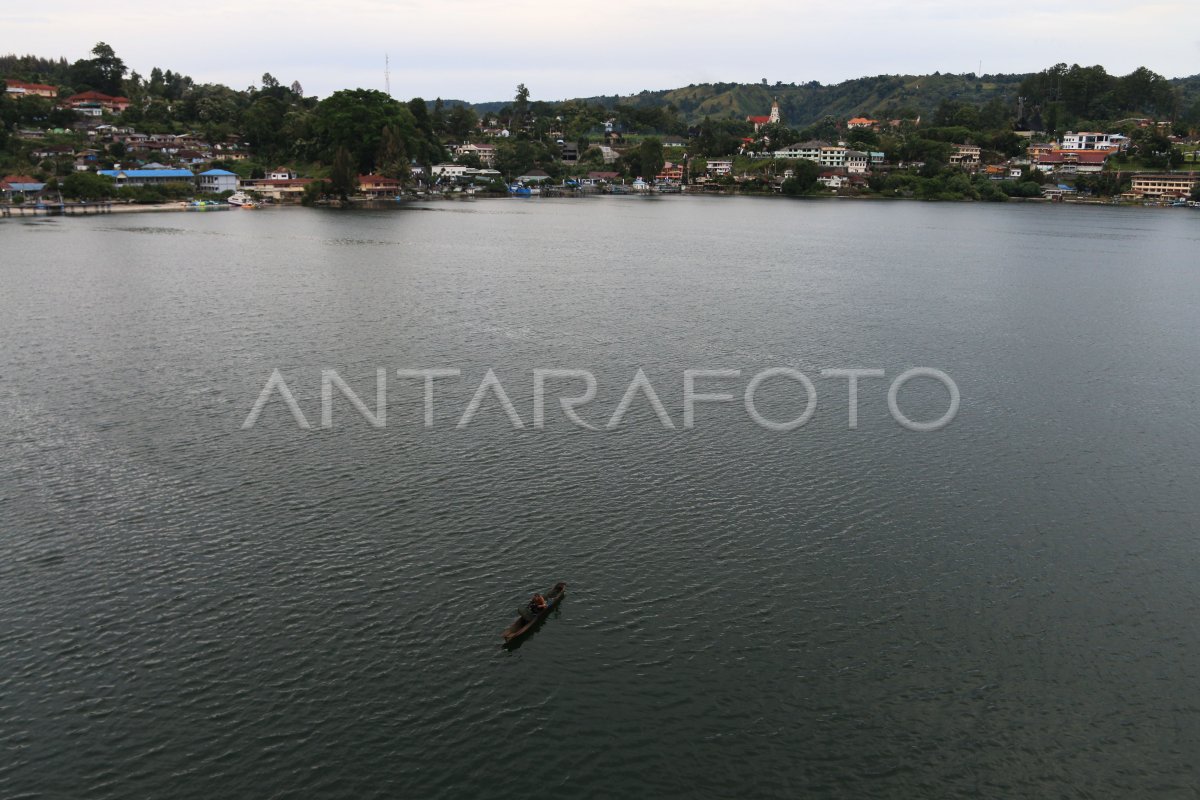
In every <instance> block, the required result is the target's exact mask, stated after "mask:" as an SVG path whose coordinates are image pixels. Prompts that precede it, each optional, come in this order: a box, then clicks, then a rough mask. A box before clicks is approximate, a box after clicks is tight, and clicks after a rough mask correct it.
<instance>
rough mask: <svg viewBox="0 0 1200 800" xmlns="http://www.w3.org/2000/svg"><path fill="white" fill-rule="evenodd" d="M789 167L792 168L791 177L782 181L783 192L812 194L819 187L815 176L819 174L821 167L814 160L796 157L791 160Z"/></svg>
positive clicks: (787, 193)
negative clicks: (794, 159)
mask: <svg viewBox="0 0 1200 800" xmlns="http://www.w3.org/2000/svg"><path fill="white" fill-rule="evenodd" d="M789 169H791V170H792V177H790V178H787V179H785V180H784V182H783V186H782V191H783V193H784V194H786V195H792V196H797V195H805V194H812V193H813V192H815V191H817V189H819V188H820V184H819V183H817V177H818V176H819V175H820V174H821V168H820V166H818V165H817V164H816V162H813V161H809V160H808V159H806V158H801V159H797V160H796V161H794V162H792V164H791V165H790V166H789Z"/></svg>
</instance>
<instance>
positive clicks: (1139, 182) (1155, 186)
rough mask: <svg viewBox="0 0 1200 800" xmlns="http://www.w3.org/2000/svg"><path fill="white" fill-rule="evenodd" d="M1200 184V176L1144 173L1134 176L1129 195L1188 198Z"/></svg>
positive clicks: (1178, 173) (1177, 173) (1176, 173)
mask: <svg viewBox="0 0 1200 800" xmlns="http://www.w3.org/2000/svg"><path fill="white" fill-rule="evenodd" d="M1198 183H1200V176H1197V175H1192V174H1188V173H1180V172H1175V173H1167V172H1156V173H1143V174H1141V175H1134V176H1133V181H1132V185H1131V186H1130V187H1129V193H1130V194H1132V195H1136V196H1137V197H1161V198H1169V197H1170V198H1180V197H1187V196H1188V195H1190V194H1191V193H1192V190H1193V189H1195V188H1196V186H1197V184H1198Z"/></svg>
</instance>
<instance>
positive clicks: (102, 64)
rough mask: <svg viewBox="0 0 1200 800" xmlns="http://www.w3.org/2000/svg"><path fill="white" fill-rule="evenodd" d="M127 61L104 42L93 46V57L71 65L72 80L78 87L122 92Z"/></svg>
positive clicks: (110, 92) (111, 92) (108, 92)
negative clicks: (118, 56)
mask: <svg viewBox="0 0 1200 800" xmlns="http://www.w3.org/2000/svg"><path fill="white" fill-rule="evenodd" d="M125 72H126V68H125V62H124V61H122V60H121V59H119V58H117V54H116V53H115V52H114V51H113V49H112V48H111V47H109V46H108V45H107V44H105V43H104V42H98V43H97V44H96V46H95V47H93V48H92V57H91V58H88V59H80V60H79V61H76V62H75V63H74V64H72V65H71V71H70V81H71V83H72V84H73V85H74V86H75V88H76V89H95V90H96V91H98V92H104V93H105V94H112V95H116V94H120V93H121V83H122V81H123V80H124V79H125Z"/></svg>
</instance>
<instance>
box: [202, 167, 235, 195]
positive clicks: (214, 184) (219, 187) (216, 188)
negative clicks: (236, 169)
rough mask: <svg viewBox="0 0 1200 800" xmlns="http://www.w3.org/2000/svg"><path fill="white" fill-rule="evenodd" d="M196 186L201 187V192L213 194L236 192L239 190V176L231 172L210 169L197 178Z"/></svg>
mask: <svg viewBox="0 0 1200 800" xmlns="http://www.w3.org/2000/svg"><path fill="white" fill-rule="evenodd" d="M196 185H197V186H199V187H200V191H202V192H212V193H213V194H220V193H221V192H236V191H237V188H238V176H237V174H236V173H233V172H230V171H229V170H224V169H210V170H208V171H207V172H201V173H200V174H199V175H197V176H196Z"/></svg>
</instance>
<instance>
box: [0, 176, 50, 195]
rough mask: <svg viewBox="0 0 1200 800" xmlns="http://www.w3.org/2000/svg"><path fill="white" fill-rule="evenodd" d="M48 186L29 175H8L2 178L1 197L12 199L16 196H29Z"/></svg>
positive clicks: (0, 183)
mask: <svg viewBox="0 0 1200 800" xmlns="http://www.w3.org/2000/svg"><path fill="white" fill-rule="evenodd" d="M44 188H46V184H44V183H42V182H41V181H39V180H36V179H34V178H31V177H29V176H28V175H6V176H4V177H3V178H0V197H3V198H4V199H5V200H9V201H11V200H12V199H13V198H15V197H27V196H29V195H34V194H37V193H38V192H40V191H41V190H42V189H44Z"/></svg>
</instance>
